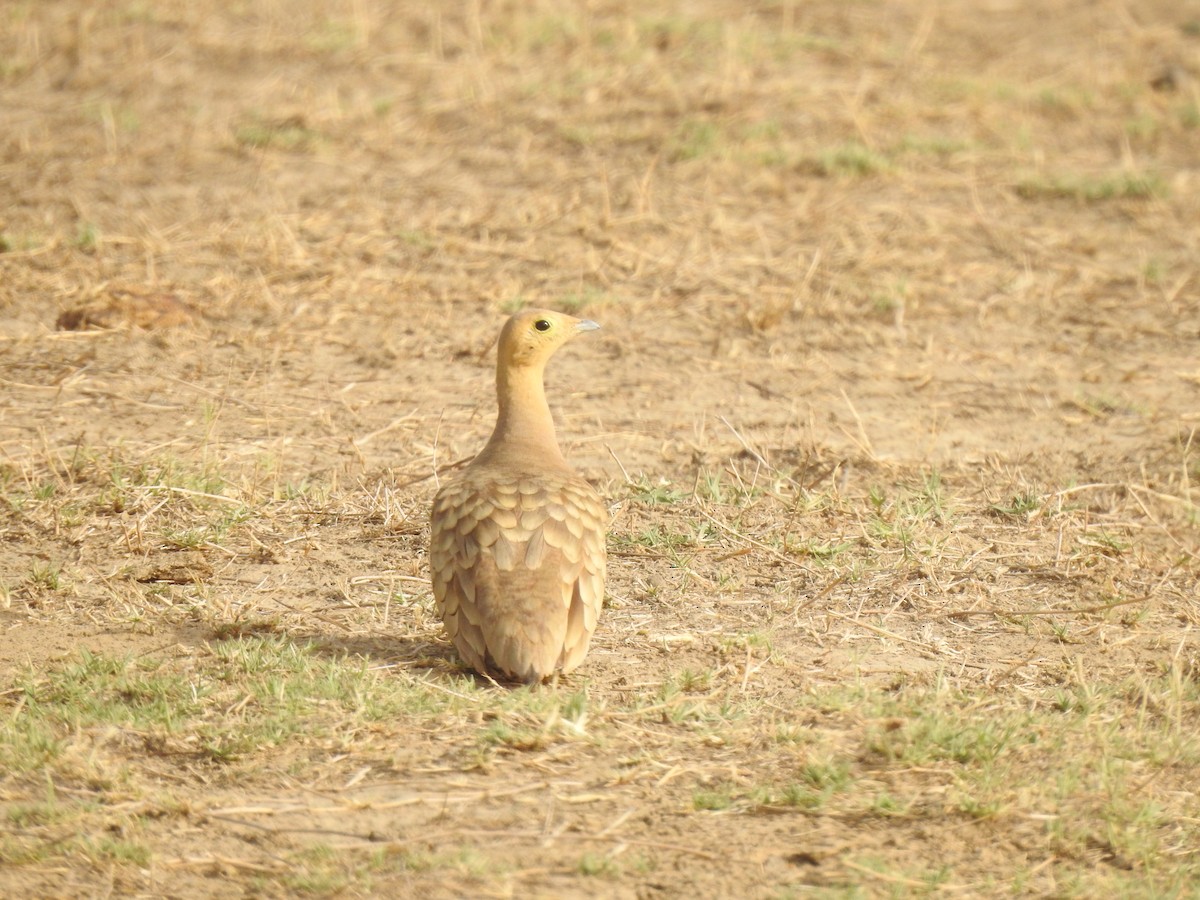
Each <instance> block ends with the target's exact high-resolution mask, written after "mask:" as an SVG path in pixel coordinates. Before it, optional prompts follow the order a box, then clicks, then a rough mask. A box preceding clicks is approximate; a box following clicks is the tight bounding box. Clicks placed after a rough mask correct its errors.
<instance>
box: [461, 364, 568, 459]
mask: <svg viewBox="0 0 1200 900" xmlns="http://www.w3.org/2000/svg"><path fill="white" fill-rule="evenodd" d="M543 375H544V368H543V367H542V366H497V369H496V399H497V401H498V404H499V409H500V411H499V414H498V415H497V417H496V428H495V430H494V431H493V432H492V437H491V440H489V441H488V443H487V446H486V447H484V449H483V452H482V453H480V455H479V457H478V459H477V461H478V462H487V463H494V462H498V461H503V462H505V463H506V464H509V465H519V464H534V465H536V467H537V468H538V469H539V470H542V471H544V470H546V469H556V468H557V469H567V468H568V467H567V462H566V460H565V459H564V458H563V455H562V451H561V450H559V448H558V439H557V437H556V436H555V434H554V419H553V417H552V416H551V415H550V405H549V404H548V403H547V402H546V388H545V383H544V378H543Z"/></svg>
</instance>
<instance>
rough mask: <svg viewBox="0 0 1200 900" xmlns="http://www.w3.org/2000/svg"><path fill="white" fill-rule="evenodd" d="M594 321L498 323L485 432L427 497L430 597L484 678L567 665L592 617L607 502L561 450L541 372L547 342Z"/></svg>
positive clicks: (523, 675) (561, 669)
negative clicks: (492, 403) (474, 451)
mask: <svg viewBox="0 0 1200 900" xmlns="http://www.w3.org/2000/svg"><path fill="white" fill-rule="evenodd" d="M599 327H600V326H599V325H597V324H596V323H595V322H593V321H591V320H590V319H578V318H575V317H574V316H570V315H567V314H565V313H560V312H552V311H550V310H544V309H530V310H522V311H520V312H517V313H516V314H514V315H513V316H511V317H510V318H509V319H508V321H507V322H505V324H504V327H503V328H502V329H501V331H500V339H499V343H498V347H497V352H496V400H497V406H498V412H497V416H496V425H495V428H494V429H493V431H492V436H491V438H490V439H489V440H488V442H487V444H486V445H485V446H484V448H483V450H482V451H480V453H479V454H478V455H477V456H476V457H475V458H474V459H473V460H472V461H471V462H470V463H469V464H468V465H467V466H466V467H465V468H464V469H463V471H462V472H461V473H460V474H459V475H458V476H457V477H455V478H454V479H453V480H450V481H448V482H446V483H445V484H444V485H442V487H441V488H440V489H439V490H438V492H437V494H436V496H435V497H434V501H433V507H432V510H431V512H430V542H429V568H430V580H431V582H432V586H433V598H434V606H435V609H436V611H437V614H438V616H439V617H440V618H441V620H442V624H443V627H444V629H445V632H446V634H447V636H448V637H449V638H450V640H451V642H452V643H453V644H454V647H455V649H456V650H457V651H458V655H459V656H460V657H461V659H462V660H463V662H465V663H466V664H467V665H468V666H470V667H471V668H472V669H474V670H475V671H476V672H477V673H479V674H480V675H483V676H486V677H488V678H491V679H493V680H503V681H509V682H523V683H526V684H536V683H538V682H542V681H545V680H546V679H547V678H550V677H552V676H554V675H555V674H556V673H562V674H566V673H569V672H571V671H572V670H574V669H575V668H577V667H578V666H579V665H580V663H582V662H583V659H584V657H585V656H586V655H587V651H588V644H589V642H590V641H591V638H592V633H593V632H594V631H595V629H596V621H597V619H598V618H599V616H600V609H601V606H602V605H603V601H604V579H605V567H606V559H607V556H606V546H605V539H606V531H607V528H606V526H607V521H608V513H607V508H606V506H605V504H604V501H603V500H602V499H601V497H600V495H599V494H598V493H597V492H596V489H595V488H593V487H592V486H591V485H590V484H589V483H588V482H587V481H585V480H584V479H583V478H581V477H580V476H579V475H577V474H576V473H575V472H574V471H573V470H572V469H571V467H570V465H568V464H567V461H566V459H565V458H564V457H563V454H562V450H561V449H560V448H559V446H558V439H557V437H556V435H555V430H554V419H553V418H552V416H551V414H550V407H549V404H548V403H547V401H546V391H545V378H544V376H545V369H546V363H547V362H548V361H549V359H550V357H551V356H552V355H553V354H554V352H555V351H556V350H558V349H559V348H560V347H562V346H563V345H564V344H566V343H567V342H568V341H570V340H572V339H573V338H575V337H577V336H579V335H580V334H584V333H586V332H589V331H595V330H596V329H598V328H599Z"/></svg>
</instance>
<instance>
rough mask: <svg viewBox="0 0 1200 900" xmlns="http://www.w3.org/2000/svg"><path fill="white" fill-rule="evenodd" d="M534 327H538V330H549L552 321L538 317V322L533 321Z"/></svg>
mask: <svg viewBox="0 0 1200 900" xmlns="http://www.w3.org/2000/svg"><path fill="white" fill-rule="evenodd" d="M533 327H534V328H536V329H537V330H538V331H549V330H550V323H549V322H547V321H546V320H545V319H538V320H537V321H536V322H534V323H533Z"/></svg>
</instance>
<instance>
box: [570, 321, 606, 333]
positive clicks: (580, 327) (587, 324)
mask: <svg viewBox="0 0 1200 900" xmlns="http://www.w3.org/2000/svg"><path fill="white" fill-rule="evenodd" d="M575 330H576V331H599V330H600V326H599V325H598V324H596V323H595V322H593V321H592V320H591V319H580V320H579V321H578V322H576V323H575Z"/></svg>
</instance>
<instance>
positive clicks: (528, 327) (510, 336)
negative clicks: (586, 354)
mask: <svg viewBox="0 0 1200 900" xmlns="http://www.w3.org/2000/svg"><path fill="white" fill-rule="evenodd" d="M599 327H600V326H599V325H597V324H596V323H595V322H593V321H592V320H591V319H577V318H575V317H574V316H568V315H567V314H566V313H560V312H552V311H551V310H548V309H523V310H521V311H520V312H519V313H516V314H515V315H513V316H512V317H511V318H510V319H509V320H508V321H507V322H505V323H504V329H503V330H502V331H501V332H500V350H499V354H500V355H499V361H500V364H501V365H506V366H512V367H517V368H523V367H526V366H542V365H545V364H546V360H548V359H549V358H550V357H551V355H553V353H554V351H555V350H557V349H558V348H559V347H561V346H562V345H563V344H565V343H566V342H567V341H569V340H571V339H572V338H574V337H575V336H576V335H579V334H582V333H583V332H585V331H595V330H596V329H597V328H599Z"/></svg>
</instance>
